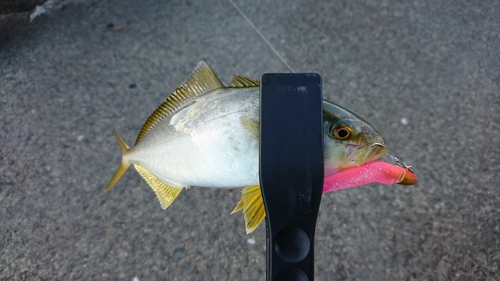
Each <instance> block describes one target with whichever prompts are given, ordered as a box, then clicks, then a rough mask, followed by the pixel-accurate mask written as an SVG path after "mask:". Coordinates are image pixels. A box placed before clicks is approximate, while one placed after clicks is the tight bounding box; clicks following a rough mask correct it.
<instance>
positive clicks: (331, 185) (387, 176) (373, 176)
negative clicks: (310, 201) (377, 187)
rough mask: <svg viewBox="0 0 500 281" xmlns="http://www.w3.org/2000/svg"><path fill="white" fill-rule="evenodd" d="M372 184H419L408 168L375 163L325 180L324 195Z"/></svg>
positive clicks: (345, 171) (369, 163)
mask: <svg viewBox="0 0 500 281" xmlns="http://www.w3.org/2000/svg"><path fill="white" fill-rule="evenodd" d="M372 182H378V183H382V184H396V183H397V184H403V185H413V184H416V183H417V177H416V176H415V174H414V173H413V172H412V171H411V170H410V169H408V168H404V167H401V166H398V165H394V164H391V163H387V162H381V161H373V162H368V163H366V164H363V165H361V166H359V167H354V168H349V169H347V170H344V171H341V172H338V173H336V174H334V175H332V176H330V177H328V178H325V181H324V184H323V193H327V192H332V191H337V190H341V189H345V188H351V187H355V186H360V185H364V184H369V183H372Z"/></svg>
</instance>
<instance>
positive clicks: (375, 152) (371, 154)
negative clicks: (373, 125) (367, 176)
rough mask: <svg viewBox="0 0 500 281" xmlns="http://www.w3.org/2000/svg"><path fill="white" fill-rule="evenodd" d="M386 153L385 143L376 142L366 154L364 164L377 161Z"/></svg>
mask: <svg viewBox="0 0 500 281" xmlns="http://www.w3.org/2000/svg"><path fill="white" fill-rule="evenodd" d="M386 152H387V147H386V146H385V145H384V144H383V143H380V142H374V143H372V144H371V145H370V147H369V148H368V152H367V153H366V154H365V157H364V159H363V161H362V163H366V162H369V161H373V160H377V159H379V158H380V157H382V156H384V155H385V153H386Z"/></svg>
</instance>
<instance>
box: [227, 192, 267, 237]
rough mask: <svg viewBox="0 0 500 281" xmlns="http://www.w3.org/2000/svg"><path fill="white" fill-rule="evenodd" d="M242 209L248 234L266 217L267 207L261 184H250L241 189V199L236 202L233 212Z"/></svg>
mask: <svg viewBox="0 0 500 281" xmlns="http://www.w3.org/2000/svg"><path fill="white" fill-rule="evenodd" d="M241 210H243V216H244V218H245V228H246V231H247V234H249V233H251V232H253V231H254V230H255V229H256V228H257V227H258V226H259V225H260V223H261V222H262V221H263V220H264V218H265V217H266V209H265V207H264V200H263V199H262V193H261V191H260V186H258V185H253V186H248V187H245V188H244V189H243V190H242V191H241V198H240V201H239V202H238V204H236V207H235V208H234V210H233V211H232V212H231V214H234V213H236V212H239V211H241Z"/></svg>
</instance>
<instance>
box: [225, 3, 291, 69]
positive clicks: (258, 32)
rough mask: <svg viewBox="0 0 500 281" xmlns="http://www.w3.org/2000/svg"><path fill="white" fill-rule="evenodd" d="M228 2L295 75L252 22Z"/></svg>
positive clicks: (234, 5)
mask: <svg viewBox="0 0 500 281" xmlns="http://www.w3.org/2000/svg"><path fill="white" fill-rule="evenodd" d="M229 2H230V3H231V4H232V5H233V7H234V8H235V9H236V10H237V11H238V12H239V13H240V15H241V16H242V17H243V18H244V19H245V20H246V21H247V22H248V23H249V24H250V26H252V28H253V29H254V30H255V31H256V32H257V34H259V35H260V37H261V38H262V39H263V40H264V42H266V44H267V45H268V46H269V48H271V50H273V52H274V53H275V54H276V55H277V56H278V58H280V60H281V61H282V62H283V63H284V64H285V65H286V66H287V67H288V69H290V71H291V72H292V73H295V71H293V69H292V68H291V67H290V66H289V65H288V63H286V61H285V60H284V59H283V58H282V57H281V56H280V54H278V51H276V49H274V47H273V45H271V43H269V41H267V39H266V37H264V35H263V34H262V33H261V32H260V31H259V30H258V29H257V27H255V25H254V24H253V23H252V21H250V19H249V18H247V16H245V14H244V13H243V11H241V10H240V8H238V6H237V5H236V4H235V3H234V2H233V0H229Z"/></svg>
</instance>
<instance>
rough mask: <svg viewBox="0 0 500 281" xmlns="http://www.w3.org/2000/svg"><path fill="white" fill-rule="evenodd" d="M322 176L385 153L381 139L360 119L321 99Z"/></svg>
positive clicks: (357, 164)
mask: <svg viewBox="0 0 500 281" xmlns="http://www.w3.org/2000/svg"><path fill="white" fill-rule="evenodd" d="M323 134H324V153H325V154H324V159H325V177H328V176H331V175H333V174H335V173H338V172H340V171H343V170H345V169H348V168H351V167H356V166H359V165H362V164H364V163H367V162H370V161H373V160H376V159H379V158H380V157H382V156H384V154H385V153H386V152H387V148H386V146H385V141H384V138H383V137H382V136H381V135H380V134H379V133H378V132H377V131H376V130H375V129H374V128H373V127H372V126H371V125H370V124H368V122H366V121H365V120H364V119H363V118H361V117H359V116H358V115H356V114H355V113H353V112H350V111H349V110H347V109H345V108H342V107H341V106H338V105H336V104H333V103H330V102H327V101H324V102H323Z"/></svg>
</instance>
